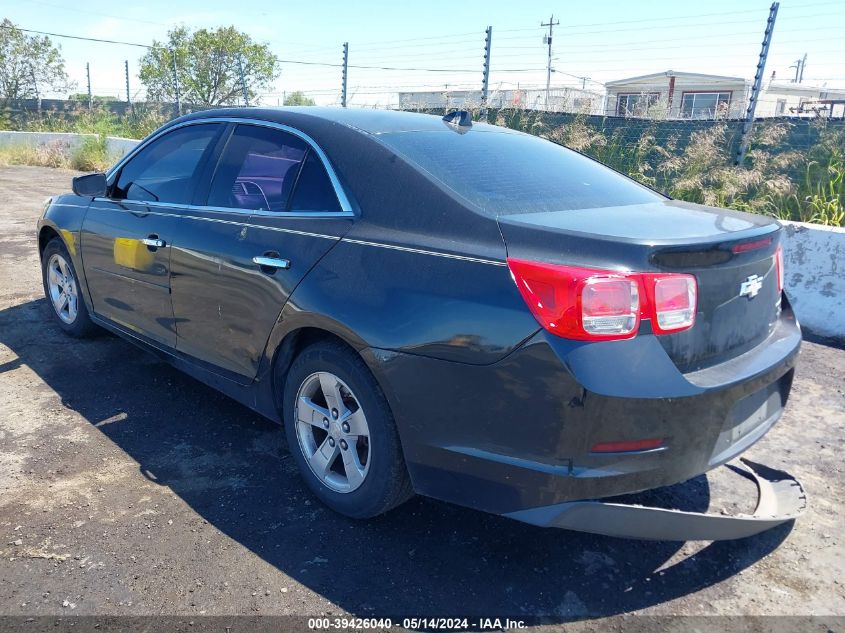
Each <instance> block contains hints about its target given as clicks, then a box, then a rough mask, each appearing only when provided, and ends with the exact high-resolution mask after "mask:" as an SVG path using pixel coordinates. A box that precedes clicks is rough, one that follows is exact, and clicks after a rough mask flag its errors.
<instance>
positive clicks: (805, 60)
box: [798, 53, 807, 84]
mask: <svg viewBox="0 0 845 633" xmlns="http://www.w3.org/2000/svg"><path fill="white" fill-rule="evenodd" d="M806 65H807V53H804V57H803V58H802V59H801V72H800V73H798V83H799V84H800V83H801V82H802V81H804V66H806Z"/></svg>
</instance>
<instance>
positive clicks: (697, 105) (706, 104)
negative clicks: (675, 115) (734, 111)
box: [681, 92, 731, 119]
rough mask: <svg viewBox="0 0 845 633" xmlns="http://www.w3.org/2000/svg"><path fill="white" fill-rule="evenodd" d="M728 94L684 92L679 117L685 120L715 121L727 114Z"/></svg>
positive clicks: (729, 95)
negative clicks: (719, 116)
mask: <svg viewBox="0 0 845 633" xmlns="http://www.w3.org/2000/svg"><path fill="white" fill-rule="evenodd" d="M730 103H731V93H730V92H685V93H684V96H683V100H682V101H681V116H683V117H684V118H687V119H715V118H716V117H717V116H718V115H725V114H727V111H728V108H729V107H730Z"/></svg>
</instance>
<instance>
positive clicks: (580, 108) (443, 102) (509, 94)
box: [399, 88, 604, 114]
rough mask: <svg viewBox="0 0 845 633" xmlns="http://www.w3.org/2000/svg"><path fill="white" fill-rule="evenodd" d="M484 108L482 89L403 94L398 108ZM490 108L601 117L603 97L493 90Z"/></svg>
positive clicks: (561, 91) (583, 93)
mask: <svg viewBox="0 0 845 633" xmlns="http://www.w3.org/2000/svg"><path fill="white" fill-rule="evenodd" d="M480 105H481V91H480V90H448V88H444V89H443V90H426V91H417V92H400V93H399V109H401V110H408V109H415V108H419V109H426V108H473V107H479V106H480ZM487 105H488V107H490V108H528V109H531V110H547V111H550V112H577V113H585V114H601V113H602V109H603V106H604V94H603V93H599V92H591V91H589V90H581V89H579V88H553V89H551V90H550V91H549V95H548V105H547V104H546V91H545V90H544V89H543V90H538V89H514V90H510V89H509V90H490V92H489V94H488V97H487Z"/></svg>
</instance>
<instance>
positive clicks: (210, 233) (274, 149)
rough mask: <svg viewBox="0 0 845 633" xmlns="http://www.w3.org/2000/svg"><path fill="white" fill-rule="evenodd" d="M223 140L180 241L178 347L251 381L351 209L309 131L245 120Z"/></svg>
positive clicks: (175, 275)
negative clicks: (289, 305)
mask: <svg viewBox="0 0 845 633" xmlns="http://www.w3.org/2000/svg"><path fill="white" fill-rule="evenodd" d="M222 143H223V145H224V147H223V150H222V153H221V155H220V158H219V161H218V162H217V164H216V165H215V166H212V165H209V167H208V169H207V173H208V175H209V185H208V192H207V196H205V197H204V199H203V200H202V202H204V204H202V205H199V204H198V205H195V206H194V207H192V208H190V209H189V210H187V211H186V212H185V213H184V214H183V215H182V218H181V222H180V224H179V229H178V231H177V234H176V236H175V238H174V242H173V247H172V248H173V250H172V254H171V267H172V277H171V289H172V302H173V312H174V316H175V318H176V320H177V322H178V333H179V335H178V341H177V349H179V351H181V352H183V353H185V354H187V355H190V356H192V357H194V358H196V359H198V360H200V361H202V362H204V363H208V364H210V365H212V366H214V368H217V369H219V370H220V371H219V373H222V374H223V375H227V377H230V378H233V379H235V380H238V381H244V382H248V381H250V380H252V379H253V378H254V377H255V375H256V373H257V370H258V363H259V359H260V357H261V354H262V352H263V351H264V347H265V345H266V343H267V339H268V337H269V335H270V332H271V330H272V329H273V326H274V324H275V323H276V321H277V319H278V317H279V314H280V312H281V310H282V307H283V306H284V304H285V302H286V301H287V298H288V296H289V295H290V294H291V292H292V291H293V289H294V288H295V287H296V285H297V284H298V283H299V282H300V281H301V280H302V278H303V277H304V276H305V275H306V273H307V272H308V271H309V270H310V269H311V268H312V267H313V266H314V264H316V263H317V261H318V260H319V259H320V258H321V257H322V256H323V255H325V254H326V253H327V252H328V251H329V249H331V248H332V246H333V245H334V244H335V243H336V242H337V241H338V240H339V239H340V238H341V237H342V236H343V235H344V234H345V233H346V232H347V231H348V230H349V227H350V226H351V222H352V212H351V208H350V207H349V203H348V201H347V199H346V197H345V195H344V194H343V192H342V190H341V189H340V187H339V185H336V182H337V179H336V178H335V177H334V172H333V171H332V168H331V165H330V163H329V162H328V159H327V158H326V157H325V155H324V154H323V153H322V151H321V150H320V149H319V148H317V147H316V145H314V144H313V143H312V142H311V141H310V139H308V138H307V137H305V136H304V135H303V134H301V133H298V132H296V131H295V130H291V129H289V128H284V126H279V125H274V124H269V123H268V124H262V123H259V122H255V123H245V122H239V123H237V124H236V125H233V126H232V129H231V131H230V132H229V136H228V138H227V139H225V141H223V142H222ZM330 174H331V175H330Z"/></svg>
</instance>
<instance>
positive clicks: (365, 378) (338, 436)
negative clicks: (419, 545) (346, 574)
mask: <svg viewBox="0 0 845 633" xmlns="http://www.w3.org/2000/svg"><path fill="white" fill-rule="evenodd" d="M283 406H284V415H283V417H284V425H285V434H286V436H287V440H288V446H289V448H290V452H291V454H292V455H293V457H294V459H295V460H296V463H297V466H298V467H299V471H300V474H301V475H302V478H303V479H304V480H305V483H306V484H307V485H308V487H309V488H310V489H311V491H312V492H313V493H314V494H315V495H317V497H319V498H320V500H321V501H322V502H323V503H325V504H326V505H327V506H329V507H330V508H331V509H332V510H335V511H336V512H339V513H340V514H344V515H346V516H349V517H352V518H356V519H364V518H370V517H374V516H377V515H379V514H382V513H384V512H387V511H388V510H390V509H391V508H394V507H396V506H398V505H399V504H401V503H403V502H405V501H407V500H408V499H409V498H410V497H411V496H413V489H412V488H411V482H410V479H409V477H408V472H407V469H406V467H405V460H404V458H403V456H402V448H401V445H400V443H399V435H398V433H397V431H396V426H395V423H394V421H393V415H392V414H391V412H390V407H389V406H388V404H387V400H386V399H385V397H384V394H383V393H382V391H381V389H380V388H379V386H378V383H376V381H375V378H374V377H373V375H372V374H371V373H370V371H369V369H368V368H367V366H366V365H365V364H364V362H363V361H362V360H361V358H360V357H359V356H358V355H357V354H355V353H354V352H353V351H352V350H351V349H349V348H348V347H346V346H345V345H343V344H341V343H338V342H323V343H316V344H314V345H310V346H309V347H307V348H305V349H304V350H303V351H302V352H301V353H300V354H299V356H297V358H296V360H295V361H294V363H293V365H292V366H291V368H290V371H289V372H288V375H287V378H286V380H285V389H284V404H283Z"/></svg>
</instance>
